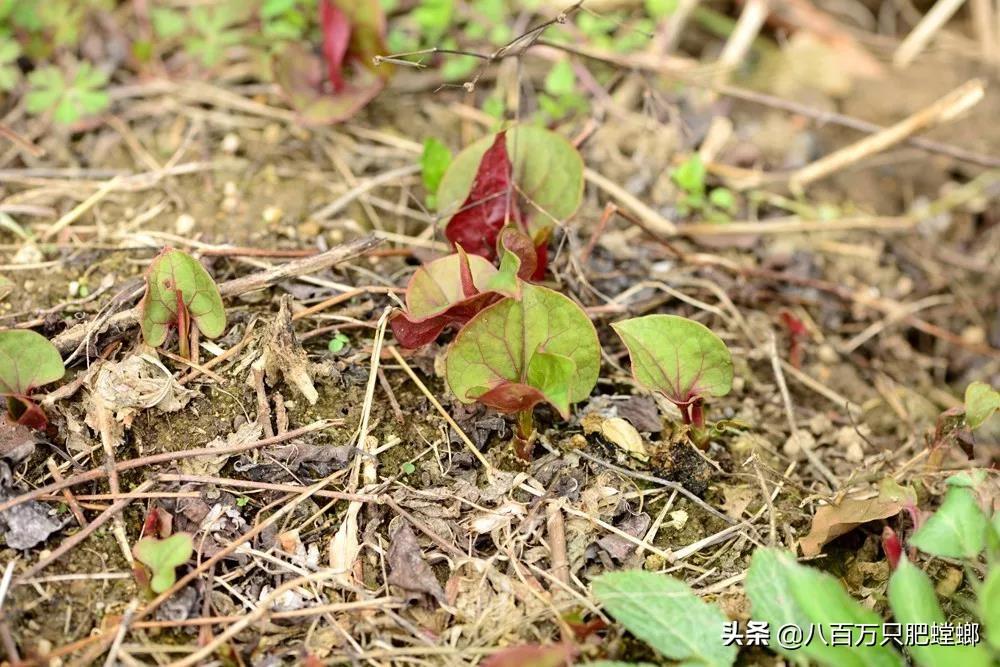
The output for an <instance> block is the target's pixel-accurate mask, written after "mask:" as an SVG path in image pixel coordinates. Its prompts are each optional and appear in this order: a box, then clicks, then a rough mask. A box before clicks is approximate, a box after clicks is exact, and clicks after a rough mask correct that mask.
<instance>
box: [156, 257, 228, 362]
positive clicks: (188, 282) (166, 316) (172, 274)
mask: <svg viewBox="0 0 1000 667" xmlns="http://www.w3.org/2000/svg"><path fill="white" fill-rule="evenodd" d="M141 307H142V319H141V321H140V326H141V328H142V337H143V339H144V340H145V341H146V344H147V345H151V346H153V347H159V346H160V345H162V344H163V341H164V340H166V338H167V331H168V330H169V329H170V327H171V326H177V328H178V333H179V337H180V345H181V350H182V353H185V352H186V350H187V339H188V338H187V334H188V331H189V330H190V324H191V322H192V321H194V322H195V323H196V324H197V325H198V330H199V331H201V333H203V334H204V335H205V336H207V337H208V338H216V337H218V336H221V335H222V332H223V331H225V330H226V309H225V307H224V306H223V305H222V297H221V296H220V295H219V288H218V287H216V286H215V281H214V280H212V276H210V275H209V274H208V271H206V270H205V267H203V266H202V265H201V264H200V263H199V262H198V260H196V259H195V258H194V257H191V255H188V254H187V253H185V252H182V251H180V250H174V249H173V248H166V249H165V250H164V251H163V252H161V253H160V254H159V255H157V257H156V258H155V259H154V260H153V263H152V264H150V266H149V270H148V271H147V272H146V294H145V296H143V297H142V304H141ZM185 356H186V354H185Z"/></svg>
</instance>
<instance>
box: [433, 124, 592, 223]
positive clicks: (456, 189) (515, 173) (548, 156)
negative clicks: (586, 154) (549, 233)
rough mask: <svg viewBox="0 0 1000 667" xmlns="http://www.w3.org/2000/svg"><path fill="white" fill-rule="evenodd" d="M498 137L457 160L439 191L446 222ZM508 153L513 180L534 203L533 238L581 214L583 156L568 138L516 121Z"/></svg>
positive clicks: (489, 137)
mask: <svg viewBox="0 0 1000 667" xmlns="http://www.w3.org/2000/svg"><path fill="white" fill-rule="evenodd" d="M493 141H494V136H493V135H487V136H485V137H483V138H482V139H480V140H479V141H477V142H475V143H474V144H472V145H470V146H468V147H467V148H466V149H465V150H463V151H462V152H460V153H459V154H458V155H456V156H455V159H454V160H452V162H451V164H450V165H449V167H448V170H447V171H446V172H445V174H444V177H443V178H442V179H441V185H440V186H439V187H438V192H437V206H438V211H440V212H442V213H444V214H445V215H446V217H445V218H444V219H443V220H442V223H441V224H442V226H447V224H448V221H449V220H450V219H451V215H453V214H454V213H455V212H456V211H458V209H459V208H460V207H461V206H462V204H463V202H465V200H466V198H467V197H468V195H469V192H470V190H471V189H472V182H473V179H474V178H475V176H476V172H477V170H478V167H479V163H480V161H481V160H482V157H483V154H484V153H485V152H486V149H488V148H489V147H490V146H491V145H492V144H493ZM507 155H508V156H509V157H510V161H511V165H512V167H511V168H512V171H511V173H512V178H513V181H514V184H515V185H516V187H517V188H518V190H520V192H522V193H523V194H524V196H525V197H526V198H527V199H528V200H530V202H531V204H530V205H529V208H530V210H531V220H530V221H529V230H528V231H529V233H530V235H531V237H532V238H536V237H537V236H538V234H539V232H542V231H544V230H548V229H550V228H551V227H552V225H553V224H554V221H563V220H566V219H567V218H569V217H570V216H572V215H573V214H574V213H575V212H576V209H577V208H579V206H580V201H581V200H582V198H583V160H582V159H581V158H580V154H579V152H577V150H576V148H574V147H573V145H572V144H571V143H569V141H567V140H566V139H565V138H563V137H562V136H561V135H558V134H556V133H555V132H552V131H550V130H546V129H544V128H541V127H534V126H531V125H517V126H515V127H512V128H510V129H509V130H507Z"/></svg>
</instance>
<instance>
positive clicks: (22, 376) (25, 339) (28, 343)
mask: <svg viewBox="0 0 1000 667" xmlns="http://www.w3.org/2000/svg"><path fill="white" fill-rule="evenodd" d="M65 372H66V368H65V367H64V366H63V361H62V357H61V356H59V350H57V349H56V348H55V346H54V345H53V344H52V343H50V342H49V341H48V340H47V339H46V338H45V337H44V336H42V335H41V334H37V333H35V332H34V331H28V330H27V329H23V330H15V329H8V330H6V331H0V396H5V397H6V398H7V413H8V415H10V417H11V418H12V419H14V420H16V421H17V422H18V423H19V424H22V425H24V426H29V427H31V428H36V429H43V428H45V425H46V424H47V423H48V420H47V419H46V418H45V413H44V412H42V409H41V408H39V407H38V406H37V405H35V403H34V402H33V401H32V400H31V397H30V394H31V391H32V390H33V389H37V388H38V387H41V386H42V385H46V384H49V383H50V382H55V381H56V380H58V379H60V378H62V376H63V374H64V373H65Z"/></svg>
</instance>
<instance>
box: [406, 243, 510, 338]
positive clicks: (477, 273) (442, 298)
mask: <svg viewBox="0 0 1000 667" xmlns="http://www.w3.org/2000/svg"><path fill="white" fill-rule="evenodd" d="M496 275H497V270H496V268H495V267H494V266H493V265H492V264H490V263H489V262H488V261H486V260H485V259H483V258H482V257H479V256H477V255H471V256H470V255H467V254H465V252H463V251H461V250H460V251H459V252H457V253H455V254H453V255H448V256H446V257H442V258H440V259H436V260H434V261H433V262H429V263H427V264H424V265H423V266H421V267H420V268H419V269H417V270H416V272H414V274H413V277H412V278H410V282H409V284H408V285H407V286H406V312H404V313H398V314H397V315H395V316H394V317H393V318H392V320H390V324H391V325H392V332H393V334H394V335H395V336H396V340H398V341H399V343H400V345H402V346H403V347H408V348H414V347H420V346H421V345H426V344H427V343H430V342H431V341H433V340H434V339H435V338H437V337H438V335H439V334H440V333H441V332H442V331H444V329H445V327H448V326H461V325H463V324H465V323H466V322H468V321H469V320H470V319H472V317H473V316H474V315H475V314H476V313H478V312H479V311H481V310H482V309H483V308H485V307H486V306H488V305H490V304H491V303H494V302H495V301H497V300H498V299H500V298H501V295H500V294H498V293H497V292H496V291H494V290H492V289H491V288H490V287H489V283H490V281H491V280H492V278H493V277H494V276H496Z"/></svg>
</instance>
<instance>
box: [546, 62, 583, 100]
mask: <svg viewBox="0 0 1000 667" xmlns="http://www.w3.org/2000/svg"><path fill="white" fill-rule="evenodd" d="M575 90H576V73H575V72H574V71H573V63H571V62H570V61H569V60H568V59H564V60H560V61H558V62H557V63H556V64H555V65H553V66H552V69H550V70H549V73H548V74H547V75H546V76H545V92H547V93H548V94H549V95H555V96H559V95H568V94H570V93H572V92H574V91H575Z"/></svg>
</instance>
